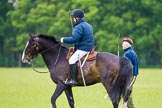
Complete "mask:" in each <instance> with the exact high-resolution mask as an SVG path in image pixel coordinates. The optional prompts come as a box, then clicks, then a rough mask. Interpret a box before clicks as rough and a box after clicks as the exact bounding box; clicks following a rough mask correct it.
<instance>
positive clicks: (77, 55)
mask: <svg viewBox="0 0 162 108" xmlns="http://www.w3.org/2000/svg"><path fill="white" fill-rule="evenodd" d="M87 53H88V52H87V51H82V50H76V51H75V53H74V54H73V55H72V56H71V57H70V59H69V64H75V63H76V62H77V61H78V60H79V59H81V58H82V57H83V56H85V55H86V54H87Z"/></svg>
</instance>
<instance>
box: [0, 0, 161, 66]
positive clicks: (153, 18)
mask: <svg viewBox="0 0 162 108" xmlns="http://www.w3.org/2000/svg"><path fill="white" fill-rule="evenodd" d="M76 8H81V9H83V10H84V11H85V19H86V20H87V22H89V23H90V24H92V26H93V29H94V37H95V42H96V45H97V49H96V50H97V51H107V52H111V53H114V54H117V51H118V42H119V44H120V49H119V51H120V56H123V51H122V47H121V44H122V37H124V36H128V37H131V38H132V39H133V40H134V44H133V48H134V50H135V51H136V52H137V54H138V56H139V62H140V67H146V66H147V67H150V66H159V67H160V65H162V41H161V39H162V30H161V29H162V17H161V14H162V2H161V1H160V0H153V1H152V0H43V1H42V0H8V1H7V0H1V1H0V66H9V67H13V66H25V65H24V64H22V62H21V55H22V52H23V49H24V47H25V44H26V42H27V40H28V36H27V33H32V34H39V33H43V34H48V35H53V36H55V37H56V38H57V39H58V40H59V39H60V38H61V37H64V36H70V35H71V31H72V27H71V23H70V18H69V13H70V11H72V10H74V9H76ZM118 34H120V38H119V40H118ZM65 46H66V45H65ZM36 64H37V65H43V60H41V58H38V60H37V61H36Z"/></svg>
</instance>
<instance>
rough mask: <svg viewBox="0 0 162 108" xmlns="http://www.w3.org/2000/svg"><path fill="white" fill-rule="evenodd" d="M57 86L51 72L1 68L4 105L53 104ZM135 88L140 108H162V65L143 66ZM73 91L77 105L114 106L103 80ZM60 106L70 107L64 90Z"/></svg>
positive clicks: (44, 107) (0, 104)
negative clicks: (159, 66)
mask: <svg viewBox="0 0 162 108" xmlns="http://www.w3.org/2000/svg"><path fill="white" fill-rule="evenodd" d="M54 89H55V84H54V83H53V82H52V81H51V79H50V76H49V73H48V74H39V73H35V72H34V71H33V70H32V69H31V68H0V108H51V103H50V98H51V95H52V94H53V92H54ZM133 90H134V91H133V99H134V103H135V105H136V107H137V108H162V69H140V74H139V76H138V78H137V80H136V82H135V84H134V89H133ZM73 93H74V99H75V107H76V108H112V105H111V101H110V100H109V99H108V98H106V99H104V96H105V95H106V91H105V89H104V88H103V86H102V85H101V84H100V83H99V84H95V85H93V86H89V87H87V88H84V87H75V88H73ZM57 106H58V108H70V107H69V105H68V102H67V99H66V97H65V94H64V93H63V94H62V95H61V96H60V97H59V98H58V100H57ZM120 107H121V106H120ZM120 107H119V108H120Z"/></svg>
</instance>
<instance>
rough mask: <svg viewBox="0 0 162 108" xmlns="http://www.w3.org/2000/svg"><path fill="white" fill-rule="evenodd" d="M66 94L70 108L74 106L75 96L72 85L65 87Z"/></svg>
mask: <svg viewBox="0 0 162 108" xmlns="http://www.w3.org/2000/svg"><path fill="white" fill-rule="evenodd" d="M65 94H66V97H67V99H68V102H69V105H70V108H74V98H73V92H72V87H71V86H67V88H66V89H65Z"/></svg>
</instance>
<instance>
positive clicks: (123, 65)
mask: <svg viewBox="0 0 162 108" xmlns="http://www.w3.org/2000/svg"><path fill="white" fill-rule="evenodd" d="M119 63H120V70H119V75H118V77H117V79H116V81H115V84H114V86H113V87H112V88H111V91H110V98H111V99H112V101H116V102H117V101H118V100H120V98H121V95H123V96H124V101H127V100H128V97H129V95H130V94H131V90H130V88H129V87H128V86H129V84H130V82H131V77H132V71H133V68H132V64H131V63H130V62H129V60H128V59H127V58H126V57H121V58H120V59H119Z"/></svg>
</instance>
